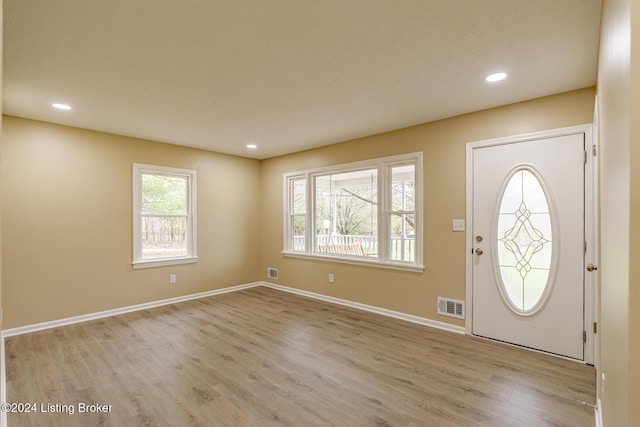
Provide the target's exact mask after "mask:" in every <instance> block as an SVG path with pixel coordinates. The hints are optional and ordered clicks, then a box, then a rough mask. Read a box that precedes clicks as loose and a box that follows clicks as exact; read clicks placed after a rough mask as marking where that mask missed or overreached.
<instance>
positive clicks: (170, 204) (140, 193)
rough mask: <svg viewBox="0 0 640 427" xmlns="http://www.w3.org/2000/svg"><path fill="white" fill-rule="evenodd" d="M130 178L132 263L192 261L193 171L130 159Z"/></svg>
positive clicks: (142, 265)
mask: <svg viewBox="0 0 640 427" xmlns="http://www.w3.org/2000/svg"><path fill="white" fill-rule="evenodd" d="M133 182H134V184H133V211H134V212H133V267H134V268H145V267H156V266H161V265H171V264H184V263H189V262H196V261H197V258H198V257H197V251H196V171H194V170H190V169H176V168H168V167H162V166H151V165H143V164H138V163H134V165H133Z"/></svg>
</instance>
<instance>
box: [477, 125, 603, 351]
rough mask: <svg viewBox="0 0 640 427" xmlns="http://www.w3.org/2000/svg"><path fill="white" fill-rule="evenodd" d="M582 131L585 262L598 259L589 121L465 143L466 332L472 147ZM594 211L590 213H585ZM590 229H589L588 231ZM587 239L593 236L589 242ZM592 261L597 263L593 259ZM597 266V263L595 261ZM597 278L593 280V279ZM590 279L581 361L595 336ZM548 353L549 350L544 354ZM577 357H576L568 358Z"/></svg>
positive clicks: (587, 277) (595, 196)
mask: <svg viewBox="0 0 640 427" xmlns="http://www.w3.org/2000/svg"><path fill="white" fill-rule="evenodd" d="M575 134H584V135H585V149H586V150H587V164H586V165H585V213H586V214H587V215H586V217H585V229H586V230H587V232H586V233H585V239H586V240H587V248H588V249H589V248H591V250H592V253H591V254H589V253H587V254H586V255H585V262H588V261H587V260H588V259H589V255H591V259H593V260H594V261H597V253H598V246H597V245H598V244H599V242H598V240H597V222H596V221H597V210H598V209H597V203H598V199H597V167H595V158H594V156H593V155H592V152H591V146H592V145H595V142H594V136H593V135H594V132H593V125H592V124H588V123H587V124H582V125H577V126H569V127H564V128H558V129H549V130H544V131H540V132H531V133H526V134H520V135H513V136H506V137H500V138H492V139H485V140H481V141H475V142H469V143H467V144H466V162H467V164H466V172H467V176H466V193H467V194H466V206H467V209H466V215H467V235H466V242H467V244H466V285H467V286H466V300H467V309H466V322H465V330H466V333H467V334H468V335H473V274H472V272H473V256H472V255H473V253H472V251H473V247H474V241H473V235H474V233H473V188H474V182H473V150H475V149H477V148H485V147H493V146H498V145H506V144H515V143H520V142H526V141H533V140H537V139H545V138H553V137H560V136H567V135H575ZM589 210H593V212H590V213H589V212H588V211H589ZM590 231H591V232H590ZM590 239H593V240H592V241H591V240H590ZM594 264H596V263H595V262H594ZM596 265H597V264H596ZM593 280H596V279H593ZM596 285H597V283H596V284H594V283H593V282H592V283H591V285H589V276H585V295H584V298H585V301H584V304H585V311H584V319H583V322H584V326H585V330H586V331H587V343H586V344H585V346H584V361H583V363H593V362H594V353H595V346H594V337H593V335H594V334H593V327H592V325H593V319H595V313H594V310H595V308H596V307H595V301H596V300H595V296H594V292H595V286H596ZM546 354H550V353H546ZM568 360H576V359H568Z"/></svg>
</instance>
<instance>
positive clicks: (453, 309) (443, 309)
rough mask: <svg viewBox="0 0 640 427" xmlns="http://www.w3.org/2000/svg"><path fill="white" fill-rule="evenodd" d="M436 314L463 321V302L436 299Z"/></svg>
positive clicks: (441, 298)
mask: <svg viewBox="0 0 640 427" xmlns="http://www.w3.org/2000/svg"><path fill="white" fill-rule="evenodd" d="M438 314H442V315H443V316H451V317H457V318H458V319H464V301H459V300H456V299H451V298H443V297H438Z"/></svg>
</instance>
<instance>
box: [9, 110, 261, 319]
mask: <svg viewBox="0 0 640 427" xmlns="http://www.w3.org/2000/svg"><path fill="white" fill-rule="evenodd" d="M0 154H1V156H2V159H3V162H2V171H1V173H2V178H1V182H2V184H3V189H2V192H3V216H2V229H3V230H4V233H3V236H2V264H3V270H2V282H3V297H4V298H3V306H4V310H5V312H4V313H5V322H4V328H5V329H6V328H13V327H18V326H23V325H29V324H34V323H39V322H44V321H50V320H55V319H60V318H66V317H71V316H76V315H81V314H86V313H93V312H97V311H101V310H107V309H112V308H118V307H124V306H128V305H133V304H138V303H143V302H148V301H154V300H160V299H165V298H170V297H175V296H180V295H186V294H192V293H196V292H203V291H208V290H212V289H217V288H222V287H227V286H231V285H237V284H244V283H250V282H254V281H256V280H258V279H259V278H260V274H259V271H258V268H259V261H258V258H259V256H260V252H259V245H258V238H259V200H260V197H259V191H260V188H259V181H260V162H259V161H257V160H250V159H243V158H239V157H232V156H226V155H220V154H214V153H211V152H207V151H202V150H196V149H190V148H185V147H178V146H174V145H168V144H161V143H156V142H151V141H145V140H139V139H133V138H126V137H122V136H116V135H111V134H105V133H100V132H93V131H88V130H81V129H76V128H70V127H65V126H58V125H53V124H48V123H42V122H37V121H31V120H26V119H20V118H15V117H5V120H4V128H3V144H2V147H1V153H0ZM134 162H137V163H148V164H155V165H162V166H171V167H180V168H190V169H196V170H197V171H198V256H199V257H200V261H199V262H198V263H196V264H185V265H178V266H168V267H156V268H147V269H139V270H133V269H132V267H131V261H132V197H133V196H132V174H133V172H132V164H133V163H134ZM169 274H177V284H175V285H170V284H169Z"/></svg>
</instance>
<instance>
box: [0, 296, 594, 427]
mask: <svg viewBox="0 0 640 427" xmlns="http://www.w3.org/2000/svg"><path fill="white" fill-rule="evenodd" d="M6 370H7V400H8V401H9V402H32V403H36V404H37V405H38V410H39V412H37V413H31V414H24V413H23V414H15V413H9V414H8V421H9V426H10V427H14V426H49V425H51V426H63V425H64V426H91V425H109V426H138V425H144V426H147V425H149V426H154V425H157V426H177V427H179V426H190V425H201V426H233V427H236V426H341V427H342V426H406V427H417V426H477V425H482V426H571V427H580V426H594V424H595V422H594V415H593V409H591V408H589V407H588V406H585V405H583V404H582V402H583V401H586V402H588V403H590V404H593V403H594V400H595V372H594V369H593V368H592V367H590V366H585V365H582V364H579V363H575V362H570V361H566V360H562V359H558V358H555V357H551V356H547V355H542V354H538V353H534V352H530V351H526V350H521V349H517V348H511V347H508V346H504V345H500V344H496V343H493V342H488V341H484V340H480V339H476V338H473V337H466V336H462V335H457V334H453V333H450V332H445V331H440V330H437V329H432V328H428V327H424V326H420V325H415V324H411V323H407V322H403V321H400V320H395V319H390V318H387V317H382V316H379V315H376V314H371V313H367V312H362V311H358V310H355V309H350V308H346V307H341V306H337V305H333V304H329V303H325V302H321V301H315V300H311V299H307V298H304V297H300V296H297V295H292V294H288V293H284V292H280V291H276V290H273V289H269V288H264V287H259V288H252V289H247V290H244V291H240V292H234V293H230V294H224V295H218V296H215V297H209V298H204V299H200V300H194V301H189V302H184V303H179V304H175V305H170V306H164V307H159V308H155V309H150V310H145V311H139V312H135V313H128V314H124V315H119V316H114V317H110V318H105V319H101V320H95V321H91V322H86V323H81V324H76V325H71V326H66V327H61V328H56V329H51V330H47V331H40V332H34V333H31V334H26V335H20V336H15V337H11V338H7V339H6ZM41 403H44V404H51V405H55V404H66V405H71V406H73V408H74V410H75V412H74V414H73V415H70V414H68V413H52V412H49V413H43V412H40V409H41V408H40V404H41ZM80 403H87V404H103V405H111V406H112V408H111V412H108V413H102V414H98V413H78V409H79V404H80ZM54 409H55V407H54Z"/></svg>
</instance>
